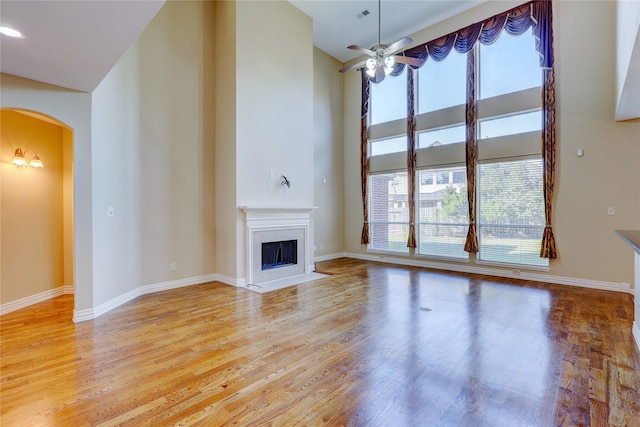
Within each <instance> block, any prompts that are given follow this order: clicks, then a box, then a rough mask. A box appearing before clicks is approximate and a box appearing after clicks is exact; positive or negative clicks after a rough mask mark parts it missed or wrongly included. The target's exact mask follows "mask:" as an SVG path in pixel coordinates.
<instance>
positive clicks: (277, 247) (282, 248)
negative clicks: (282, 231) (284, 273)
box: [262, 240, 298, 270]
mask: <svg viewBox="0 0 640 427" xmlns="http://www.w3.org/2000/svg"><path fill="white" fill-rule="evenodd" d="M297 263H298V241H297V240H283V241H279V242H263V243H262V270H271V269H273V268H279V267H285V266H288V265H295V264H297Z"/></svg>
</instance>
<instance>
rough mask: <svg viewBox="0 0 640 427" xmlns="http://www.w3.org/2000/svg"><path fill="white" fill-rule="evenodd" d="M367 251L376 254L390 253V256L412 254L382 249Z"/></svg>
mask: <svg viewBox="0 0 640 427" xmlns="http://www.w3.org/2000/svg"><path fill="white" fill-rule="evenodd" d="M367 253H371V254H376V255H388V256H401V257H407V258H408V257H409V256H410V255H411V254H410V253H409V252H394V251H383V250H380V249H368V248H367Z"/></svg>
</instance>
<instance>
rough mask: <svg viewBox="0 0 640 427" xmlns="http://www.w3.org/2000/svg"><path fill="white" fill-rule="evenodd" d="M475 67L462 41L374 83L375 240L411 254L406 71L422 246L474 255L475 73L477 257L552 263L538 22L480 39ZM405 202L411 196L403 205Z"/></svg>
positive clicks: (438, 253) (430, 251)
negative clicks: (470, 176)
mask: <svg viewBox="0 0 640 427" xmlns="http://www.w3.org/2000/svg"><path fill="white" fill-rule="evenodd" d="M474 49H475V50H474V54H475V56H476V70H475V75H474V76H473V77H470V75H467V74H468V70H467V55H466V54H459V53H457V52H456V51H455V50H454V51H452V52H451V53H449V55H448V56H447V57H446V58H445V59H444V60H442V61H435V60H433V59H431V58H429V60H427V62H426V63H425V64H424V65H423V66H422V67H421V68H420V69H419V70H405V71H404V72H403V73H402V75H400V76H398V77H395V78H389V77H387V78H386V79H385V80H384V81H383V82H381V83H379V84H372V85H371V86H372V89H371V110H372V114H371V119H370V128H369V141H370V154H371V156H372V157H371V162H370V171H371V176H370V185H369V206H370V221H369V224H370V229H371V230H372V231H371V244H370V246H369V248H370V249H373V250H383V251H393V252H404V253H408V252H409V250H408V248H407V232H408V207H407V205H406V203H404V202H405V201H406V200H407V186H406V167H407V166H406V164H407V160H406V156H405V153H406V142H407V135H406V105H407V104H406V99H405V100H404V102H402V100H401V98H402V97H406V93H407V91H406V73H408V72H412V73H414V81H415V91H414V92H415V94H416V99H415V104H416V111H415V114H416V149H417V151H416V162H417V170H418V172H417V176H416V190H415V201H416V235H417V248H416V249H415V251H412V253H414V254H415V255H418V256H425V257H446V258H457V259H467V258H468V256H469V255H468V253H467V252H465V251H464V244H465V239H466V235H467V232H468V229H469V227H468V224H469V207H468V197H467V175H466V168H465V140H466V132H467V131H466V124H465V111H466V110H465V107H466V96H467V94H466V85H467V81H468V79H470V78H472V79H475V80H474V81H475V86H476V107H477V115H476V123H475V126H476V139H477V146H478V163H477V167H476V180H475V181H476V190H477V191H476V200H477V218H476V222H477V225H476V228H477V233H478V240H479V242H478V243H479V253H478V254H477V255H476V258H477V259H478V260H480V261H485V262H495V263H506V264H519V265H531V266H546V265H548V260H547V259H543V258H540V257H539V253H540V241H541V235H542V231H543V230H544V224H545V217H544V198H543V194H542V185H543V176H542V163H541V144H540V138H541V122H542V114H541V86H542V72H541V69H540V63H539V58H538V54H537V52H536V50H535V41H534V37H533V36H532V33H531V30H529V31H527V32H525V33H524V34H522V35H520V36H517V37H515V36H511V35H509V34H506V33H505V34H502V35H501V37H500V38H498V40H497V41H496V42H494V43H493V44H491V45H487V46H485V45H482V44H479V43H478V44H477V45H476V46H475V48H474ZM403 203H404V204H403Z"/></svg>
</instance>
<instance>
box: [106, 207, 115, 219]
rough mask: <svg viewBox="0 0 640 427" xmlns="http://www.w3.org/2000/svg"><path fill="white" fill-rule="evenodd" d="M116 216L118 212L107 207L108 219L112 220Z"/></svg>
mask: <svg viewBox="0 0 640 427" xmlns="http://www.w3.org/2000/svg"><path fill="white" fill-rule="evenodd" d="M114 216H116V210H115V209H114V207H113V206H107V217H109V218H112V217H114Z"/></svg>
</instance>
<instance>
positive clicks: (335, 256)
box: [314, 252, 347, 262]
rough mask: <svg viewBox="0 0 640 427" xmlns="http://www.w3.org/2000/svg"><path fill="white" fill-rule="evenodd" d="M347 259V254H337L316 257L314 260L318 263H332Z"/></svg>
mask: <svg viewBox="0 0 640 427" xmlns="http://www.w3.org/2000/svg"><path fill="white" fill-rule="evenodd" d="M346 257H347V253H346V252H338V253H336V254H328V255H320V256H317V257H315V258H314V260H315V261H316V262H321V261H330V260H332V259H338V258H346Z"/></svg>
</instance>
